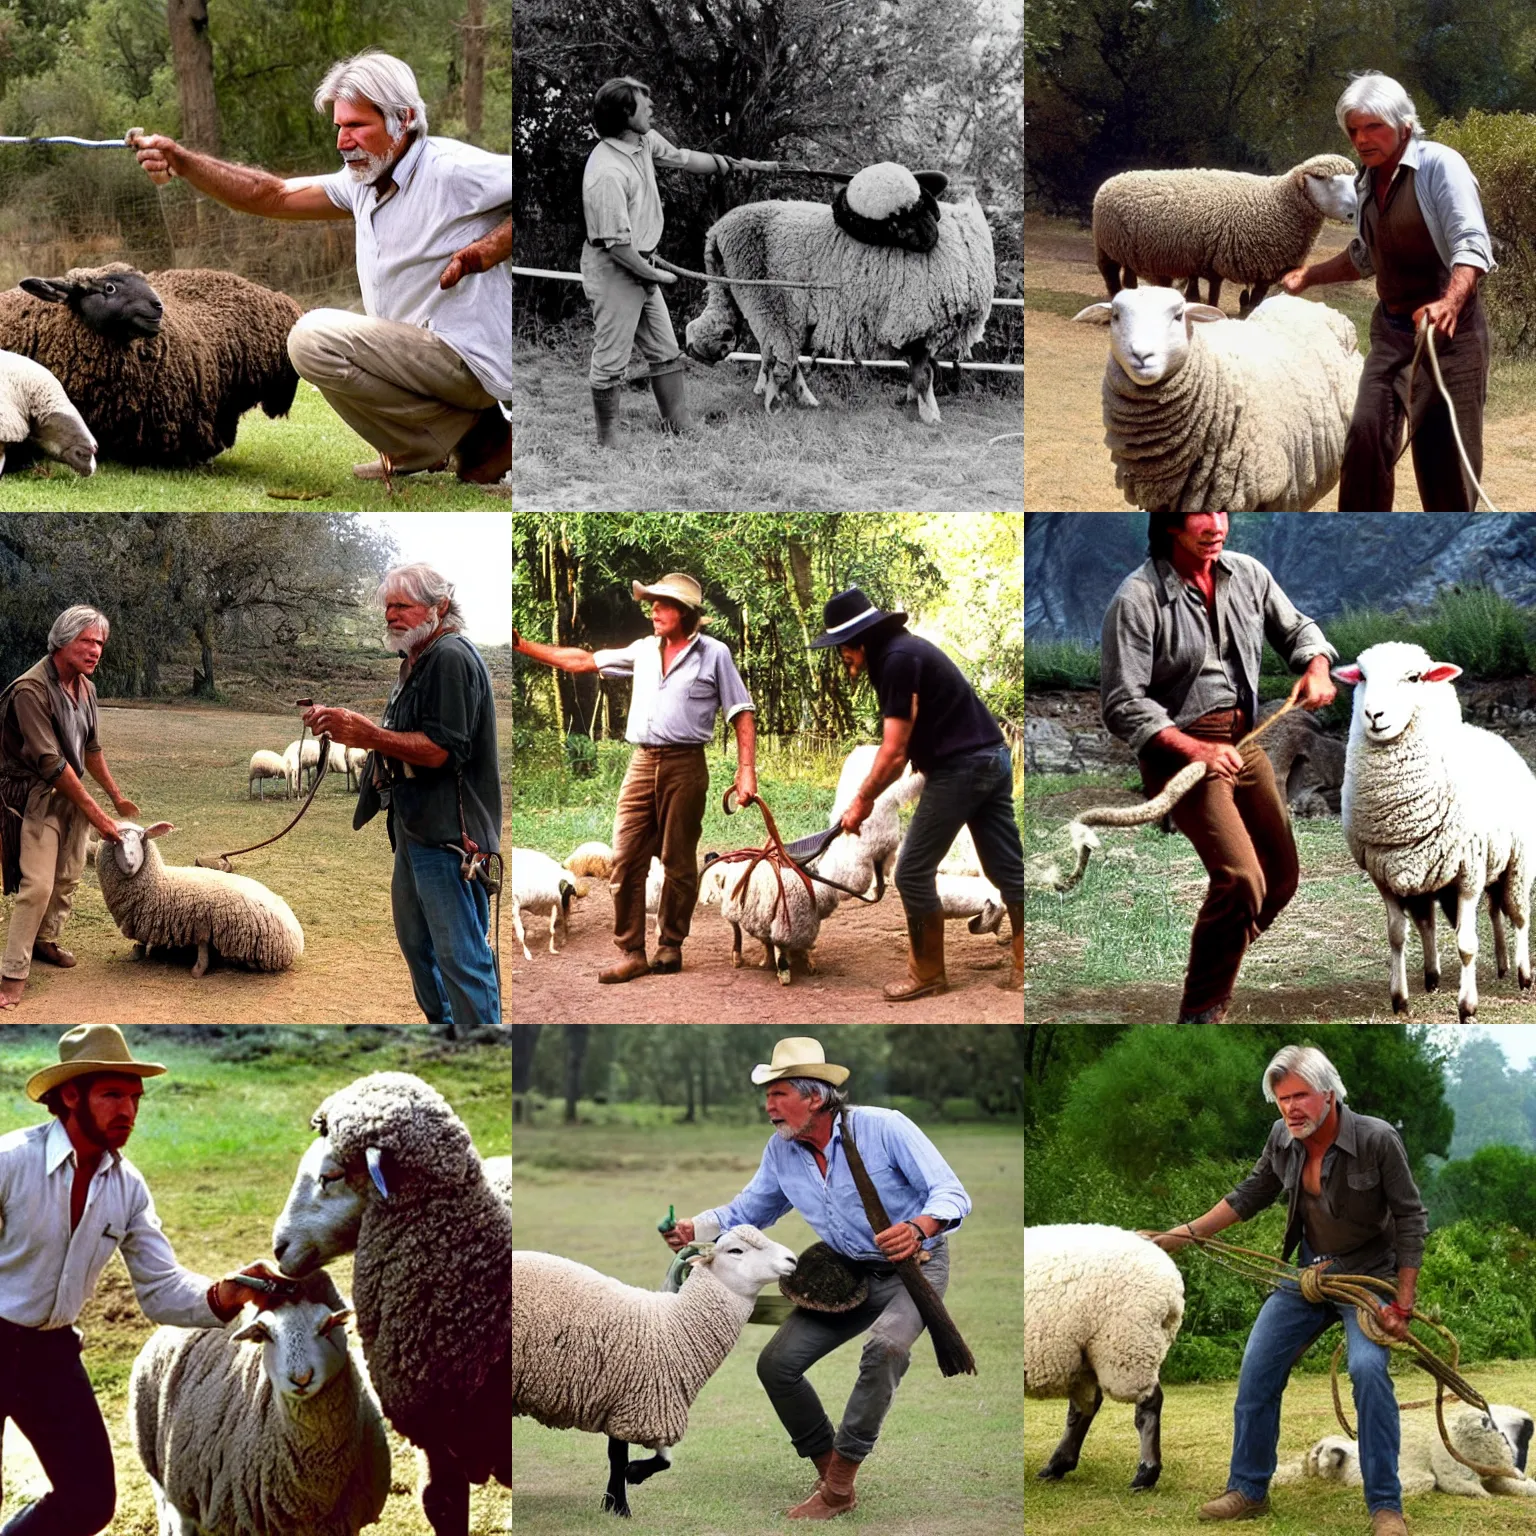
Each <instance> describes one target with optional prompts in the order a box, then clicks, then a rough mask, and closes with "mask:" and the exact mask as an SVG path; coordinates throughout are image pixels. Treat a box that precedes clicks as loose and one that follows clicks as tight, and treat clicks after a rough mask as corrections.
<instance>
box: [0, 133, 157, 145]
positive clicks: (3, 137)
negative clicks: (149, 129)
mask: <svg viewBox="0 0 1536 1536" xmlns="http://www.w3.org/2000/svg"><path fill="white" fill-rule="evenodd" d="M143 132H144V130H143V129H142V128H130V129H129V130H128V132H127V133H125V134H124V135H123V137H122V138H120V139H77V138H76V137H75V136H74V135H73V134H72V133H50V134H20V133H10V134H0V144H73V145H74V146H75V147H76V148H77V149H132V148H133V145H132V143H130V142H129V141H130V140H131V139H132V137H133V135H134V134H136V133H143Z"/></svg>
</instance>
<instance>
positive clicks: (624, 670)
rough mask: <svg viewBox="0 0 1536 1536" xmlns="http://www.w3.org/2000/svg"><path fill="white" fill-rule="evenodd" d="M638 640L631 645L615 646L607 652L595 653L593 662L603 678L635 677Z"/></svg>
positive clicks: (593, 653)
mask: <svg viewBox="0 0 1536 1536" xmlns="http://www.w3.org/2000/svg"><path fill="white" fill-rule="evenodd" d="M640 643H641V642H640V641H638V640H636V641H634V642H633V643H632V644H630V645H619V646H613V647H611V648H609V649H607V650H602V651H593V652H592V660H593V661H594V662H595V663H596V665H597V670H598V672H599V673H600V674H601V675H602V676H603V677H612V678H624V677H633V676H634V675H635V647H636V646H638V645H639V644H640Z"/></svg>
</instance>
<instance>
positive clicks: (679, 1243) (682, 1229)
mask: <svg viewBox="0 0 1536 1536" xmlns="http://www.w3.org/2000/svg"><path fill="white" fill-rule="evenodd" d="M661 1235H662V1237H663V1238H664V1239H665V1240H666V1244H667V1247H668V1248H670V1249H671V1250H672V1252H673V1253H676V1252H677V1251H678V1249H680V1248H686V1247H687V1246H688V1245H689V1243H691V1242H692V1241H693V1223H692V1222H691V1221H680V1222H677V1223H676V1224H675V1225H674V1226H673V1228H672V1230H671V1231H670V1232H663V1233H662V1234H661Z"/></svg>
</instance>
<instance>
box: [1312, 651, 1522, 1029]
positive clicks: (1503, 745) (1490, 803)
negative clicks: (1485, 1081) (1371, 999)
mask: <svg viewBox="0 0 1536 1536" xmlns="http://www.w3.org/2000/svg"><path fill="white" fill-rule="evenodd" d="M1333 675H1334V677H1335V678H1336V679H1337V680H1338V681H1339V682H1341V683H1347V684H1349V685H1351V686H1352V687H1353V688H1354V690H1355V699H1354V713H1353V716H1352V718H1351V720H1350V727H1349V746H1348V749H1347V751H1346V754H1345V761H1344V789H1343V794H1342V797H1341V803H1340V809H1341V811H1342V813H1343V821H1344V837H1345V840H1346V841H1347V842H1348V844H1349V851H1350V853H1352V854H1353V855H1354V858H1355V862H1356V863H1357V864H1359V865H1360V867H1361V868H1362V869H1363V870H1364V871H1365V872H1366V874H1368V875H1369V876H1370V877H1371V879H1372V880H1373V881H1374V882H1375V885H1376V889H1377V890H1378V891H1380V892H1381V899H1382V901H1383V902H1384V903H1385V904H1386V909H1387V942H1388V945H1389V946H1390V949H1391V964H1390V977H1389V989H1390V992H1391V996H1392V1010H1393V1012H1394V1013H1407V1012H1408V975H1407V965H1406V961H1405V958H1404V945H1405V942H1406V939H1407V933H1408V918H1409V917H1410V916H1411V917H1412V918H1413V920H1414V922H1415V923H1416V924H1417V926H1418V930H1419V939H1420V942H1421V944H1422V945H1423V950H1424V990H1425V991H1426V992H1433V991H1434V990H1435V988H1436V987H1437V986H1438V985H1439V983H1440V953H1439V946H1438V944H1437V942H1436V939H1435V903H1436V901H1437V900H1438V901H1440V902H1441V903H1442V904H1443V906H1444V907H1445V911H1446V916H1447V917H1448V918H1450V917H1453V916H1454V921H1455V924H1456V948H1457V951H1458V953H1459V954H1460V957H1461V985H1460V988H1459V990H1458V992H1457V998H1456V1004H1457V1012H1458V1014H1459V1016H1460V1019H1461V1022H1462V1023H1466V1022H1467V1020H1469V1019H1471V1018H1473V1017H1474V1016H1475V1015H1476V1013H1477V909H1478V906H1479V904H1480V903H1481V901H1482V898H1483V893H1484V892H1485V891H1486V892H1487V893H1488V899H1489V909H1490V912H1491V914H1492V918H1493V932H1494V946H1495V952H1496V957H1497V962H1498V973H1499V975H1500V976H1504V975H1505V974H1507V972H1508V960H1507V957H1506V954H1505V950H1504V935H1503V919H1505V918H1507V919H1508V920H1509V922H1510V924H1511V925H1512V926H1513V928H1514V930H1515V976H1516V979H1517V981H1518V982H1519V984H1520V986H1521V988H1522V989H1523V988H1526V987H1529V986H1530V985H1531V980H1532V977H1531V954H1530V914H1531V882H1532V880H1533V879H1536V778H1533V777H1532V776H1531V770H1530V768H1529V767H1528V766H1527V765H1526V763H1525V761H1524V759H1523V758H1522V757H1521V756H1520V754H1519V753H1518V752H1516V751H1515V749H1514V748H1513V747H1512V746H1510V744H1509V743H1508V742H1507V741H1505V740H1503V738H1502V737H1499V736H1495V735H1493V734H1492V733H1491V732H1489V731H1483V730H1479V729H1478V728H1477V727H1476V726H1471V725H1467V724H1465V723H1464V722H1463V721H1462V718H1461V704H1460V702H1459V701H1458V700H1457V697H1456V690H1455V689H1454V688H1453V687H1452V686H1451V682H1452V679H1454V678H1456V677H1459V676H1460V675H1461V668H1460V667H1457V666H1453V665H1451V664H1450V663H1449V662H1439V661H1435V660H1433V659H1432V658H1431V657H1430V655H1429V653H1428V652H1427V651H1425V650H1424V649H1423V648H1422V647H1420V646H1417V645H1405V644H1402V643H1401V642H1398V641H1386V642H1384V643H1382V644H1380V645H1373V646H1371V647H1369V648H1368V649H1367V650H1365V651H1363V652H1362V653H1361V655H1360V657H1359V659H1358V660H1357V661H1356V662H1354V663H1353V664H1352V665H1349V666H1341V667H1335V668H1334V671H1333Z"/></svg>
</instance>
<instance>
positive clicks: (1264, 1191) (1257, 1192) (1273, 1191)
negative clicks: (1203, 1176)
mask: <svg viewBox="0 0 1536 1536" xmlns="http://www.w3.org/2000/svg"><path fill="white" fill-rule="evenodd" d="M1274 1152H1275V1139H1274V1136H1273V1135H1271V1136H1270V1139H1269V1141H1268V1142H1266V1143H1265V1146H1264V1150H1263V1151H1262V1152H1261V1153H1260V1154H1259V1160H1258V1162H1256V1163H1255V1164H1254V1165H1253V1172H1252V1173H1250V1174H1249V1175H1248V1177H1247V1178H1246V1179H1244V1180H1243V1182H1242V1183H1241V1184H1239V1185H1238V1186H1237V1188H1236V1189H1234V1190H1232V1191H1230V1192H1229V1193H1228V1195H1227V1204H1228V1205H1230V1206H1231V1207H1232V1209H1233V1210H1234V1211H1236V1212H1237V1214H1238V1215H1239V1216H1241V1217H1242V1219H1243V1220H1244V1221H1247V1220H1248V1219H1249V1218H1250V1217H1251V1216H1256V1215H1258V1213H1259V1212H1260V1211H1262V1210H1265V1209H1266V1208H1267V1207H1269V1206H1271V1205H1273V1204H1274V1203H1275V1201H1276V1200H1278V1199H1279V1198H1280V1196H1281V1194H1282V1193H1283V1192H1284V1190H1285V1181H1284V1180H1283V1179H1282V1178H1281V1177H1280V1170H1279V1169H1278V1168H1276V1167H1275V1159H1274Z"/></svg>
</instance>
